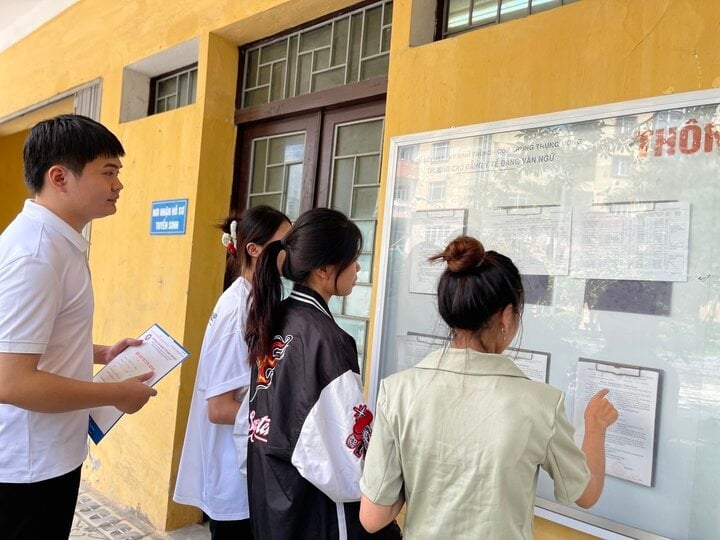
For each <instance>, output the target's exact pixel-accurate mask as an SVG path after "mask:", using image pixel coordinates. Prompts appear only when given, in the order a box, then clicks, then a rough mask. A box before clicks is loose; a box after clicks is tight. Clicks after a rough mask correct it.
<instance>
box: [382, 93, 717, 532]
mask: <svg viewBox="0 0 720 540" xmlns="http://www.w3.org/2000/svg"><path fill="white" fill-rule="evenodd" d="M388 170H389V174H388V180H387V185H386V198H385V205H384V219H383V231H382V250H381V253H382V255H381V257H382V259H381V263H380V279H379V288H378V301H377V306H378V312H377V315H376V320H375V339H374V344H375V345H374V354H373V358H374V359H375V361H374V362H373V366H372V372H371V385H370V399H371V402H373V401H374V399H375V396H376V392H377V387H378V384H379V381H380V379H382V378H383V377H386V376H388V375H390V374H392V373H394V372H396V371H399V370H401V369H408V368H411V367H412V366H413V365H415V364H416V363H417V362H418V361H419V360H421V359H422V358H423V357H424V356H425V355H426V354H427V353H428V352H429V351H432V350H435V349H437V348H439V347H443V346H445V344H446V342H447V336H448V329H447V328H446V327H445V325H444V323H443V322H442V320H441V319H440V317H439V316H438V315H437V305H436V294H435V284H436V282H437V277H438V276H439V274H440V272H441V270H442V269H441V268H436V267H435V266H433V265H429V264H427V257H428V255H431V254H433V253H437V252H439V251H440V250H441V249H442V248H443V247H444V245H445V244H447V242H448V241H449V240H451V239H452V238H454V237H455V236H457V235H460V234H468V235H472V236H475V237H477V238H479V239H480V240H481V241H482V242H483V244H484V245H485V247H486V249H494V250H497V251H499V252H501V253H504V254H506V255H508V256H510V257H511V258H512V259H513V260H514V261H515V262H516V264H517V266H518V267H519V269H520V272H521V274H522V275H523V281H524V284H525V294H526V305H525V311H524V316H523V325H522V329H521V331H520V332H519V333H518V336H517V337H516V339H515V341H514V342H513V344H512V347H513V348H514V350H515V351H533V352H534V354H536V356H537V358H539V359H541V360H543V361H542V362H540V367H542V366H547V371H548V372H547V374H546V378H547V380H548V382H549V384H551V385H553V386H555V387H557V388H559V389H561V390H562V391H564V392H566V394H567V396H566V405H567V407H568V410H567V413H568V418H570V419H571V420H572V419H573V418H575V414H574V413H575V411H574V410H573V409H574V407H575V402H576V401H577V402H578V403H581V402H582V399H581V398H582V396H578V395H576V388H577V383H578V381H581V384H583V385H587V384H588V383H587V381H585V380H584V379H582V380H581V379H579V377H580V373H585V374H586V373H588V372H587V369H585V371H582V370H579V366H580V367H584V368H587V366H588V365H592V366H599V367H598V368H594V369H600V368H602V369H603V370H604V373H603V374H602V375H603V377H604V378H603V379H602V380H603V381H610V382H612V379H613V377H621V376H628V377H629V376H632V375H634V374H637V375H638V376H639V375H640V374H642V375H643V376H646V374H649V376H652V379H651V380H650V383H649V386H648V385H647V384H646V386H645V387H643V386H641V385H639V384H636V382H637V381H639V379H638V380H637V381H633V380H630V379H627V378H626V379H624V381H625V386H624V390H623V393H622V396H623V406H624V407H629V408H632V407H634V406H635V405H634V404H633V395H634V394H633V392H634V390H633V388H641V389H643V392H645V397H644V398H643V399H644V407H645V412H644V413H643V411H640V413H638V414H637V415H636V416H638V415H639V418H640V419H639V421H638V423H639V424H641V425H642V426H643V428H642V429H643V430H644V431H643V432H642V433H636V432H634V431H633V429H634V428H633V427H632V426H630V427H626V428H623V429H625V432H623V431H622V430H620V431H616V432H614V433H613V434H612V438H613V441H614V443H617V446H616V447H615V448H614V450H613V454H614V455H613V459H614V460H615V461H614V462H613V464H612V466H613V475H607V476H606V479H605V491H604V493H603V496H602V498H601V499H600V501H599V503H598V504H597V505H596V506H594V507H593V508H591V509H589V510H582V509H580V508H579V507H576V506H564V505H560V504H557V503H555V502H554V501H553V495H552V493H553V490H552V481H551V480H550V479H549V478H548V477H547V476H546V474H545V473H544V472H543V471H540V476H539V479H538V491H537V493H538V499H537V506H536V513H537V514H539V515H542V516H543V517H547V518H550V519H554V520H556V521H558V522H561V523H565V524H568V525H570V526H572V527H575V528H578V529H581V530H586V531H588V532H591V533H594V534H596V535H598V536H602V537H604V538H625V537H631V538H672V539H676V540H679V539H691V538H692V539H694V538H716V537H717V534H718V532H717V531H719V530H720V323H719V322H718V317H719V316H720V279H719V278H718V275H719V273H720V91H717V90H712V91H703V92H693V93H688V94H680V95H675V96H664V97H661V98H653V99H647V100H640V101H633V102H625V103H618V104H612V105H607V106H601V107H593V108H588V109H581V110H574V111H567V112H561V113H555V114H548V115H542V116H536V117H528V118H521V119H515V120H511V121H503V122H495V123H490V124H482V125H475V126H467V127H462V128H453V129H448V130H442V131H436V132H427V133H418V134H412V135H407V136H402V137H396V138H394V139H393V140H392V142H391V148H390V160H389V169H388ZM508 354H509V355H510V356H513V354H514V352H513V350H510V351H508ZM545 358H547V359H548V361H547V362H546V361H545V360H544V359H545ZM550 358H552V361H549V359H550ZM581 361H582V362H583V364H581ZM588 362H591V364H588ZM540 376H542V373H541V374H540ZM583 377H585V375H583ZM604 383H605V382H603V384H604ZM583 388H586V386H584V387H583ZM584 391H586V390H584ZM518 399H522V396H518ZM628 410H630V409H628ZM634 413H637V410H635V411H634ZM465 414H472V411H466V412H465ZM643 414H644V416H643ZM578 418H582V415H578ZM575 421H576V422H577V421H578V420H577V419H576V420H575ZM579 421H580V422H582V420H579ZM628 425H629V424H628ZM580 427H581V426H580ZM633 437H635V441H640V440H641V439H642V440H641V443H642V445H643V446H644V448H643V454H642V456H641V457H640V458H638V459H637V460H636V461H638V463H637V464H633V463H632V460H627V461H623V459H624V455H625V456H627V455H628V454H627V453H626V454H624V455H623V452H630V453H632V446H633V444H635V443H634V442H633ZM638 444H640V443H638ZM633 468H634V469H636V470H634V471H633V470H632V469H633Z"/></svg>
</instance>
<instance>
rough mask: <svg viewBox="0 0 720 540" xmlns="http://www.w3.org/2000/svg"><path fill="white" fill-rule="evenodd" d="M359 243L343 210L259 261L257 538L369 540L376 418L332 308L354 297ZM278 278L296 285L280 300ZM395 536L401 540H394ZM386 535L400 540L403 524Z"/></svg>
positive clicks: (294, 234) (300, 222)
mask: <svg viewBox="0 0 720 540" xmlns="http://www.w3.org/2000/svg"><path fill="white" fill-rule="evenodd" d="M361 248H362V236H361V233H360V230H359V229H358V227H357V226H356V225H355V224H354V223H352V222H351V221H350V220H349V219H348V218H347V217H345V216H344V215H343V214H341V213H340V212H337V211H335V210H330V209H327V208H316V209H313V210H310V211H308V212H305V213H304V214H302V215H301V216H300V217H299V218H298V219H297V221H296V222H295V223H294V225H293V227H292V229H291V230H290V232H289V233H288V235H287V236H285V238H284V239H283V240H282V241H277V242H273V243H271V244H269V245H268V246H267V247H266V248H265V250H264V252H263V254H262V255H261V256H260V259H259V261H258V266H257V269H256V271H255V276H254V280H253V292H252V303H251V307H250V311H249V313H248V320H247V326H246V329H247V330H246V334H245V335H246V339H247V342H248V345H249V349H250V354H249V357H248V358H249V361H250V363H251V365H252V377H251V384H250V402H249V408H250V428H249V429H250V432H249V444H248V448H249V450H248V482H249V491H250V515H251V520H252V526H253V533H254V535H255V537H256V538H268V539H272V538H277V539H284V538H295V539H303V538H307V539H310V538H313V539H315V538H336V539H344V538H351V539H357V538H365V537H367V536H368V534H367V533H366V532H365V531H364V530H363V528H362V526H361V525H360V522H359V519H358V511H359V507H360V503H359V501H360V489H359V486H358V482H359V480H360V474H361V473H362V466H363V462H364V459H365V450H366V448H367V444H368V442H369V439H370V432H371V422H372V413H371V412H370V410H369V409H368V408H367V405H366V404H365V399H364V396H363V392H362V382H361V379H360V370H359V366H358V359H357V348H356V345H355V341H354V340H353V339H352V337H350V336H349V335H348V334H346V333H345V332H344V331H343V330H342V329H341V328H340V327H339V326H338V325H337V323H336V322H335V320H334V319H333V316H332V314H331V313H330V309H329V307H328V302H329V301H330V298H331V297H332V296H335V295H337V296H347V295H349V294H350V293H351V292H352V289H353V286H354V285H355V281H356V280H357V272H358V270H359V268H360V267H359V265H358V263H357V258H358V255H359V254H360V250H361ZM281 276H282V277H284V278H286V279H287V280H289V281H290V282H292V286H293V288H292V291H291V292H290V295H289V296H288V298H287V299H285V300H282V294H283V285H282V281H281ZM392 535H396V536H392ZM381 537H385V538H393V537H399V529H397V526H393V527H391V528H388V529H385V530H384V531H383V532H382V533H381Z"/></svg>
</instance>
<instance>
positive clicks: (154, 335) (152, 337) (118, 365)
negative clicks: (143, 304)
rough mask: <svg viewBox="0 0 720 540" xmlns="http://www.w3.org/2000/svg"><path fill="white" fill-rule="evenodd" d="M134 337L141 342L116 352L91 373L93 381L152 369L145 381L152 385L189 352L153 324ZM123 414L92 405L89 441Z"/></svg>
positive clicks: (96, 440) (122, 377)
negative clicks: (97, 369) (95, 371)
mask: <svg viewBox="0 0 720 540" xmlns="http://www.w3.org/2000/svg"><path fill="white" fill-rule="evenodd" d="M138 339H142V340H143V344H142V345H139V346H137V347H128V348H127V349H125V350H124V351H123V352H121V353H120V354H118V355H117V356H116V357H115V358H113V359H112V360H111V361H110V362H109V363H108V364H107V365H106V366H105V367H104V368H102V369H101V370H100V371H99V372H98V373H97V374H96V375H95V377H93V381H94V382H117V381H122V380H125V379H128V378H130V377H136V376H138V375H142V374H144V373H147V372H149V371H152V372H153V376H152V378H151V379H150V380H149V381H147V384H149V385H150V386H155V383H157V382H158V381H159V380H160V379H162V378H163V377H164V376H165V375H167V374H168V373H170V372H171V371H172V370H173V369H174V368H175V367H176V366H178V365H179V364H180V362H182V361H183V360H185V359H186V358H187V357H188V356H189V355H190V353H189V352H188V351H187V350H186V349H185V348H184V347H183V346H182V345H180V344H179V343H178V342H177V341H175V340H174V339H173V337H172V336H170V334H168V333H167V332H165V330H163V329H162V328H160V326H158V325H157V324H154V325H152V326H151V327H150V328H148V329H147V330H146V331H145V332H143V333H142V334H141V335H140V337H139V338H138ZM123 414H124V413H123V412H121V411H120V410H118V409H116V408H115V407H112V406H107V407H97V408H95V409H92V410H91V411H90V427H89V429H88V433H89V435H90V438H91V439H92V440H93V442H94V443H95V444H98V443H99V442H100V441H101V440H102V438H103V437H104V436H105V435H106V434H107V432H108V431H110V428H112V427H113V426H114V425H115V424H116V423H117V421H118V420H120V418H121V417H122V415H123Z"/></svg>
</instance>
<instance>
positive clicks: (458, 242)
mask: <svg viewBox="0 0 720 540" xmlns="http://www.w3.org/2000/svg"><path fill="white" fill-rule="evenodd" d="M438 258H441V259H443V260H444V261H445V262H446V263H447V266H448V270H449V271H450V272H453V273H459V272H467V271H468V270H472V269H473V268H476V267H478V266H480V265H481V264H482V262H483V261H484V260H485V248H484V247H483V245H482V243H480V241H479V240H477V239H476V238H473V237H471V236H458V237H457V238H456V239H455V240H453V241H452V242H450V243H449V244H448V245H447V247H446V248H445V249H444V250H443V252H442V253H440V255H439V257H438Z"/></svg>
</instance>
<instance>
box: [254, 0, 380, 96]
mask: <svg viewBox="0 0 720 540" xmlns="http://www.w3.org/2000/svg"><path fill="white" fill-rule="evenodd" d="M391 24H392V2H391V1H390V0H383V1H382V2H377V3H374V4H371V5H369V6H364V7H362V8H359V9H356V10H354V11H352V12H350V13H345V14H343V15H339V16H337V17H335V18H333V19H332V20H330V21H324V22H321V23H319V24H316V25H313V26H310V27H308V28H303V29H301V30H298V31H296V32H293V33H291V34H285V35H283V36H282V37H279V38H277V39H272V40H270V41H268V42H266V43H263V44H260V45H257V46H252V47H250V48H247V49H245V50H244V51H243V54H244V58H245V61H244V67H243V89H242V107H243V108H244V107H252V106H255V105H263V104H266V103H270V102H271V101H277V100H281V99H288V98H292V97H296V96H300V95H304V94H310V93H312V92H317V91H319V90H325V89H328V88H335V87H338V86H343V85H347V84H351V83H355V82H359V81H364V80H367V79H371V78H373V77H378V76H381V75H387V72H388V58H389V52H390V28H391Z"/></svg>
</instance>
